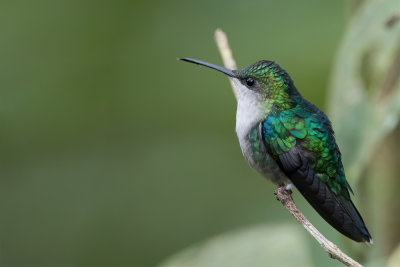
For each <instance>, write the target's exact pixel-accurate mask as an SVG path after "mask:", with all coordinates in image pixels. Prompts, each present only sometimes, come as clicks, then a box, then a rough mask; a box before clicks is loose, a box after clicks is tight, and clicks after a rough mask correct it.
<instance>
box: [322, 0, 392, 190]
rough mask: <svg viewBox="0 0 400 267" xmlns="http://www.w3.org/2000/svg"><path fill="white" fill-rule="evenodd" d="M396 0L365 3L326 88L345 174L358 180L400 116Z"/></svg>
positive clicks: (348, 34) (350, 30)
mask: <svg viewBox="0 0 400 267" xmlns="http://www.w3.org/2000/svg"><path fill="white" fill-rule="evenodd" d="M395 14H400V5H399V1H398V0H387V1H368V2H366V3H365V4H364V5H363V6H362V7H360V9H359V10H358V11H357V12H356V13H355V14H354V16H353V19H352V21H351V23H350V25H349V27H348V31H347V34H346V35H345V37H344V40H343V42H342V44H341V46H340V49H339V53H338V56H337V60H336V63H335V66H334V68H333V73H332V79H331V84H330V88H329V98H328V100H329V103H328V105H329V114H330V117H331V118H332V121H333V123H334V128H335V131H336V136H337V139H338V142H339V146H340V148H341V150H342V153H343V160H344V161H345V165H346V170H347V176H348V178H349V179H352V180H353V181H352V182H351V183H352V184H356V183H357V182H358V179H359V178H360V176H361V172H362V170H363V168H364V167H365V166H366V164H367V163H368V161H369V160H370V158H371V155H372V152H373V149H374V147H375V146H376V145H377V144H378V142H379V141H380V140H382V139H383V138H384V137H385V136H386V135H387V134H388V133H389V132H390V131H392V130H393V129H394V128H395V127H396V125H397V124H398V120H399V114H400V83H399V75H400V23H398V22H397V23H396V22H394V23H393V24H391V25H389V24H388V21H389V20H390V18H392V17H393V16H394V15H395Z"/></svg>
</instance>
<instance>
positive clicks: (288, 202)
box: [274, 187, 362, 267]
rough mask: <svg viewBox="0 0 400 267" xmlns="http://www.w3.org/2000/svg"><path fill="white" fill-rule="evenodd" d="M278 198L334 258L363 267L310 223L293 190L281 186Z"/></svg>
mask: <svg viewBox="0 0 400 267" xmlns="http://www.w3.org/2000/svg"><path fill="white" fill-rule="evenodd" d="M274 194H275V196H276V199H278V200H279V201H280V202H281V203H282V205H283V206H284V207H285V208H286V209H287V210H288V211H289V212H290V214H292V216H293V217H294V218H295V219H296V221H298V222H299V223H300V224H301V225H302V226H303V227H304V228H305V229H306V230H307V232H309V233H310V235H312V236H313V237H314V239H315V240H317V242H318V243H319V244H320V246H321V247H322V248H323V249H324V250H325V251H326V252H328V254H329V256H330V257H331V258H332V259H337V260H338V261H340V262H341V263H343V264H344V265H346V266H351V267H353V266H355V267H362V265H361V264H359V263H358V262H356V261H355V260H353V259H352V258H350V257H349V256H347V255H346V254H344V253H343V252H342V251H341V250H340V249H339V248H338V247H337V246H336V245H335V244H333V243H332V242H331V241H329V240H328V239H326V237H325V236H323V235H322V234H321V233H320V232H319V231H318V230H317V228H315V227H314V225H312V224H311V223H310V221H309V220H307V218H306V217H305V216H304V215H303V213H302V212H301V211H300V210H299V209H298V208H297V206H296V204H295V203H294V201H293V198H292V192H291V191H287V190H286V189H285V187H279V188H278V189H276V190H275V192H274Z"/></svg>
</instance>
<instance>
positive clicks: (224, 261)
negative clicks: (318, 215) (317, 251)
mask: <svg viewBox="0 0 400 267" xmlns="http://www.w3.org/2000/svg"><path fill="white" fill-rule="evenodd" d="M305 235H306V232H305V231H303V229H302V228H301V227H297V225H293V224H280V225H274V224H266V225H260V226H254V227H250V228H247V229H242V230H236V231H233V232H229V233H226V234H223V235H219V236H217V237H213V238H211V239H210V240H207V241H205V242H204V243H202V244H199V245H194V246H191V247H189V248H186V249H185V250H183V251H182V252H179V253H178V254H176V255H174V256H172V257H171V258H169V259H168V260H166V261H165V262H164V263H163V264H161V265H160V266H159V267H204V266H207V267H220V266H231V267H243V266H252V267H265V266H285V267H291V266H293V267H294V266H296V267H312V266H313V264H312V262H311V261H310V251H309V247H308V246H304V245H301V244H306V243H307V239H306V238H305Z"/></svg>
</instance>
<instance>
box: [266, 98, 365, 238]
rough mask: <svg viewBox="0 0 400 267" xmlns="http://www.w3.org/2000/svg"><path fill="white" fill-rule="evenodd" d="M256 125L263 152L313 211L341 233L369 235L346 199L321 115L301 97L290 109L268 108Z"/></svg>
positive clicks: (338, 164) (342, 176)
mask: <svg viewBox="0 0 400 267" xmlns="http://www.w3.org/2000/svg"><path fill="white" fill-rule="evenodd" d="M262 129H263V140H264V144H265V146H266V148H267V150H268V152H269V153H270V154H271V155H272V157H274V159H275V161H276V162H277V163H278V165H279V166H280V168H281V169H282V171H283V172H284V173H285V174H286V175H287V176H288V178H289V179H290V180H291V181H292V183H293V184H294V185H295V186H296V187H297V188H298V190H299V191H300V192H301V194H302V195H303V196H304V197H305V198H306V199H307V201H308V202H309V203H310V204H311V205H312V206H313V207H314V208H315V209H316V210H317V211H318V213H319V214H320V215H321V216H322V217H323V218H324V219H325V220H326V221H328V223H330V224H331V225H332V226H333V227H335V228H336V229H337V230H338V231H340V232H341V233H343V234H344V235H347V236H349V233H351V234H352V237H353V238H355V239H358V240H359V241H363V240H369V239H368V238H369V237H370V235H369V233H368V231H367V229H366V228H365V226H364V222H363V221H362V218H361V216H360V215H359V213H358V211H357V209H356V208H355V207H354V205H353V203H352V201H351V199H350V195H349V192H348V190H350V191H351V188H350V186H349V184H348V183H347V181H346V178H345V174H344V170H343V165H342V162H341V156H340V151H339V149H338V147H337V145H336V142H335V139H334V136H333V130H332V127H331V123H330V121H329V119H328V118H327V117H326V115H325V114H324V113H323V112H322V111H320V110H319V109H318V108H317V107H315V106H314V105H313V104H311V103H309V102H308V101H306V100H303V101H302V102H301V103H299V104H298V105H296V106H295V107H294V108H292V109H289V110H283V111H280V112H276V113H272V114H270V115H269V116H268V117H267V118H266V119H265V120H264V121H263V122H262ZM366 237H368V238H367V239H366Z"/></svg>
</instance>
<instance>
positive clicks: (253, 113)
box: [232, 79, 268, 141]
mask: <svg viewBox="0 0 400 267" xmlns="http://www.w3.org/2000/svg"><path fill="white" fill-rule="evenodd" d="M232 80H233V82H234V84H235V87H236V88H235V89H236V98H237V111H236V133H237V135H238V138H239V141H240V140H241V139H243V138H245V137H247V135H248V134H249V132H250V130H251V129H252V128H253V127H254V126H255V125H256V124H257V123H259V122H260V121H261V120H262V119H264V118H265V117H266V115H267V112H268V110H267V109H266V105H265V104H264V105H263V102H262V100H261V99H260V96H259V95H258V94H257V93H256V92H254V91H251V90H249V89H247V88H246V86H244V85H243V84H242V83H241V82H240V81H239V80H238V79H232Z"/></svg>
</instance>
